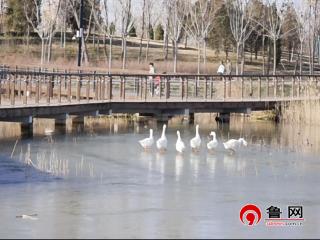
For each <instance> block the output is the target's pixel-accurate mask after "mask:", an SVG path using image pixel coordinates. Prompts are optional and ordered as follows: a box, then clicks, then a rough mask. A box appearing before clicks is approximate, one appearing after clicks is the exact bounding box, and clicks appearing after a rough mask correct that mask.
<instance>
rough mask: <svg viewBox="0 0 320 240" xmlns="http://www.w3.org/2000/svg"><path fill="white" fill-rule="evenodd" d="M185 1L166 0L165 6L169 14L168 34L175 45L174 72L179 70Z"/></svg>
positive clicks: (173, 45)
mask: <svg viewBox="0 0 320 240" xmlns="http://www.w3.org/2000/svg"><path fill="white" fill-rule="evenodd" d="M183 4H184V1H180V0H164V6H165V9H166V14H167V21H168V26H167V29H166V30H167V34H168V38H169V39H170V40H171V41H172V47H173V72H174V73H176V72H177V62H178V42H179V39H180V37H181V32H182V27H183V24H182V22H181V21H180V20H179V19H182V17H181V16H183V15H185V12H184V10H183V9H184V8H183Z"/></svg>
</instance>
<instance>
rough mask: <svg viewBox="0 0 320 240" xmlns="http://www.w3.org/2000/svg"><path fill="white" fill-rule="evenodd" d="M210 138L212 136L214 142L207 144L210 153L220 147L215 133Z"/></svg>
mask: <svg viewBox="0 0 320 240" xmlns="http://www.w3.org/2000/svg"><path fill="white" fill-rule="evenodd" d="M210 136H212V140H211V141H210V142H208V143H207V148H208V150H209V151H213V150H215V149H216V148H217V147H218V140H217V138H216V133H215V132H211V133H210Z"/></svg>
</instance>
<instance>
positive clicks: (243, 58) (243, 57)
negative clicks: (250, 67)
mask: <svg viewBox="0 0 320 240" xmlns="http://www.w3.org/2000/svg"><path fill="white" fill-rule="evenodd" d="M244 44H245V43H243V44H242V48H241V74H243V72H244V60H245V51H244Z"/></svg>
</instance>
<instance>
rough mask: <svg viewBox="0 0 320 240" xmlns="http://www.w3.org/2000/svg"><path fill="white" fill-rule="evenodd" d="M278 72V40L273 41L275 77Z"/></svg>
mask: <svg viewBox="0 0 320 240" xmlns="http://www.w3.org/2000/svg"><path fill="white" fill-rule="evenodd" d="M276 72H277V39H273V75H276Z"/></svg>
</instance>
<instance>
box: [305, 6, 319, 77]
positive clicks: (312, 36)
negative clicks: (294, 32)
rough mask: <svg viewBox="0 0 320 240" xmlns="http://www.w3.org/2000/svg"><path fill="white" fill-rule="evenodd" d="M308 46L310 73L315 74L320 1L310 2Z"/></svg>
mask: <svg viewBox="0 0 320 240" xmlns="http://www.w3.org/2000/svg"><path fill="white" fill-rule="evenodd" d="M308 8H309V10H308V26H307V28H308V46H309V73H310V74H313V71H314V64H315V49H316V46H315V44H316V35H319V19H318V14H319V0H310V1H308Z"/></svg>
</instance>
